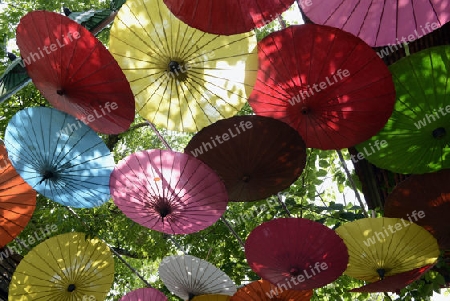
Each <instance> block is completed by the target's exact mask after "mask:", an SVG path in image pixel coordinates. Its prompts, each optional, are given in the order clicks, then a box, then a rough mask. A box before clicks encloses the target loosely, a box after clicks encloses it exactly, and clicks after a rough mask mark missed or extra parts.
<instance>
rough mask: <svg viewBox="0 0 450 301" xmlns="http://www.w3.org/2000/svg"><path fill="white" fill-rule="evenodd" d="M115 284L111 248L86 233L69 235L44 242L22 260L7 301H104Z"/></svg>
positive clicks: (10, 286) (62, 235) (10, 287)
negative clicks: (87, 236) (86, 235)
mask: <svg viewBox="0 0 450 301" xmlns="http://www.w3.org/2000/svg"><path fill="white" fill-rule="evenodd" d="M113 280H114V260H113V258H112V255H111V252H110V250H109V247H108V246H107V245H106V244H105V243H104V242H102V241H101V240H99V239H96V238H94V239H88V238H85V234H84V233H76V232H74V233H66V234H61V235H58V236H54V237H52V238H49V239H47V240H45V241H44V242H42V243H40V244H39V245H37V246H36V247H34V248H33V249H32V250H31V251H30V252H29V253H28V254H27V255H26V256H25V257H24V258H23V259H22V261H21V262H20V264H19V265H18V266H17V269H16V271H15V272H14V274H13V277H12V280H11V283H10V285H9V296H8V300H9V301H28V300H30V301H31V300H45V301H78V300H91V299H92V300H104V299H105V297H106V294H107V293H108V292H109V289H110V287H111V284H112V282H113Z"/></svg>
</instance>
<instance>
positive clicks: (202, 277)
mask: <svg viewBox="0 0 450 301" xmlns="http://www.w3.org/2000/svg"><path fill="white" fill-rule="evenodd" d="M158 271H159V277H160V278H161V280H162V281H163V282H164V285H165V286H166V287H167V288H168V289H169V290H170V291H171V292H172V293H173V294H175V295H176V296H178V297H180V298H181V299H183V300H191V299H192V298H193V297H195V296H200V295H207V294H218V295H228V296H232V295H233V294H234V293H235V292H236V291H237V289H236V286H235V284H234V283H233V281H232V280H231V279H230V277H228V276H227V275H226V274H225V273H224V272H222V271H221V270H219V269H218V268H216V267H215V266H213V265H212V264H211V263H209V262H207V261H205V260H203V259H200V258H197V257H195V256H192V255H181V256H168V257H164V259H163V260H162V262H161V264H160V265H159V269H158Z"/></svg>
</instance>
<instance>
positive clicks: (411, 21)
mask: <svg viewBox="0 0 450 301" xmlns="http://www.w3.org/2000/svg"><path fill="white" fill-rule="evenodd" d="M300 2H301V3H302V5H301V7H302V10H303V12H304V13H305V14H306V16H307V17H308V18H309V19H310V20H311V21H312V22H314V23H317V24H323V25H329V26H332V27H337V28H340V29H343V30H345V31H348V32H350V33H352V34H354V35H356V36H358V37H360V38H361V39H363V40H364V41H365V42H366V43H367V44H369V45H370V46H372V47H377V46H385V45H393V44H398V43H402V42H412V41H413V40H415V39H418V38H420V37H422V36H424V35H426V34H428V33H430V32H431V31H433V30H435V29H437V28H439V27H441V26H442V25H444V24H445V23H447V22H448V21H450V14H449V13H448V12H449V10H450V4H449V3H448V2H447V1H427V0H418V1H384V0H371V1H359V0H328V1H308V2H306V1H300Z"/></svg>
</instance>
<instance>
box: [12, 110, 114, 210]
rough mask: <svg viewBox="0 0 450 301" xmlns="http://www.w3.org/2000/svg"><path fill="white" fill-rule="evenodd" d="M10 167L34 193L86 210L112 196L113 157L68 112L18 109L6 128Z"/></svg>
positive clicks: (87, 129) (95, 136) (89, 129)
mask: <svg viewBox="0 0 450 301" xmlns="http://www.w3.org/2000/svg"><path fill="white" fill-rule="evenodd" d="M5 145H6V149H7V150H8V153H9V158H10V160H11V162H12V165H13V166H14V167H15V169H16V170H17V172H18V173H19V174H20V176H21V177H22V178H23V179H24V180H25V181H26V182H27V183H28V184H29V185H30V186H31V187H33V189H35V190H36V191H37V192H38V193H40V194H42V195H44V196H46V197H47V198H49V199H51V200H53V201H55V202H58V203H60V204H63V205H65V206H71V207H77V208H89V207H95V206H100V205H101V204H103V203H104V202H106V201H108V200H109V198H110V194H109V177H110V175H111V172H112V171H113V169H114V164H115V163H114V158H113V156H112V154H111V152H110V151H109V149H108V148H107V147H106V145H105V143H104V142H103V140H102V139H101V138H100V137H99V136H98V135H97V134H96V133H95V132H94V131H93V130H92V129H91V128H89V127H88V126H86V125H84V124H83V123H82V122H81V121H79V120H76V119H75V118H73V117H72V116H70V115H68V114H66V113H63V112H60V111H58V110H56V109H52V108H46V107H33V108H26V109H24V110H21V111H19V112H18V113H16V114H15V115H14V116H13V117H12V118H11V120H10V121H9V123H8V126H7V127H6V131H5Z"/></svg>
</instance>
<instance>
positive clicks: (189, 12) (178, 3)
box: [164, 0, 294, 35]
mask: <svg viewBox="0 0 450 301" xmlns="http://www.w3.org/2000/svg"><path fill="white" fill-rule="evenodd" d="M164 3H165V4H166V5H167V6H168V7H169V9H170V10H171V11H172V13H173V14H174V15H175V16H177V17H178V18H179V19H180V20H182V21H183V22H185V23H186V24H188V25H189V26H192V27H195V28H198V29H200V30H201V31H204V32H208V33H215V34H220V35H232V34H238V33H244V32H248V31H251V30H252V29H254V28H258V27H262V26H264V25H266V24H268V23H270V22H271V21H272V20H274V19H275V18H277V17H278V16H279V15H280V14H281V13H282V12H284V11H285V10H287V9H288V8H289V7H290V6H291V5H292V3H294V0H250V1H245V2H242V1H236V0H225V1H202V0H187V1H186V0H183V1H182V0H164Z"/></svg>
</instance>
